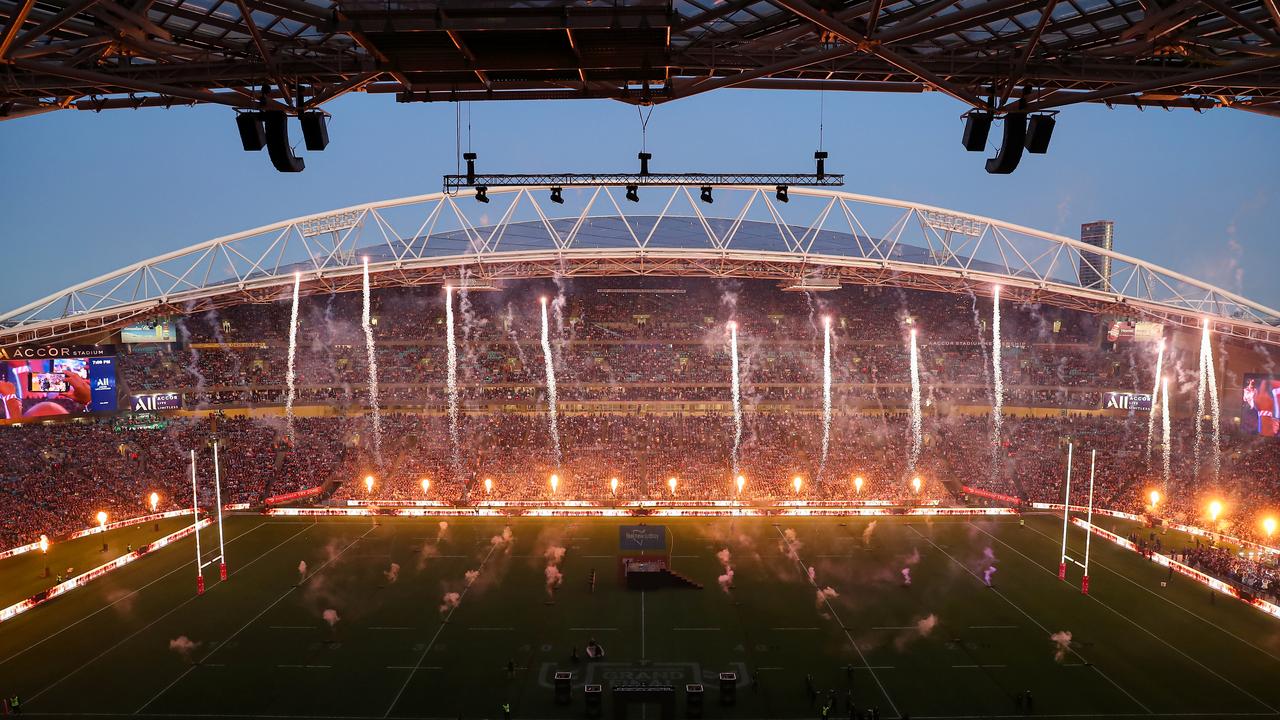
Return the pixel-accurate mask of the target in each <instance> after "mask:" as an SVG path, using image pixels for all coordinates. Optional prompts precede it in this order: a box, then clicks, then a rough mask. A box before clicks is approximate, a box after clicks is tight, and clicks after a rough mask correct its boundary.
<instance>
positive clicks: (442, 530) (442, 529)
mask: <svg viewBox="0 0 1280 720" xmlns="http://www.w3.org/2000/svg"><path fill="white" fill-rule="evenodd" d="M448 531H449V523H447V522H445V521H444V520H441V521H440V531H439V532H437V533H436V542H440V541H441V540H443V539H444V534H445V533H446V532H448Z"/></svg>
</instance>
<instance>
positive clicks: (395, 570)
mask: <svg viewBox="0 0 1280 720" xmlns="http://www.w3.org/2000/svg"><path fill="white" fill-rule="evenodd" d="M382 575H383V577H385V578H386V579H387V583H388V584H391V583H394V582H395V581H396V580H399V579H400V563H391V567H389V568H387V569H386V570H383V571H382Z"/></svg>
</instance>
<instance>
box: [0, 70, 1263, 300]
mask: <svg viewBox="0 0 1280 720" xmlns="http://www.w3.org/2000/svg"><path fill="white" fill-rule="evenodd" d="M819 100H820V97H819V94H817V93H800V92H764V91H739V90H725V91H720V92H716V93H712V94H709V95H704V96H699V97H696V98H691V99H688V100H681V101H677V102H674V103H671V104H668V105H664V106H660V107H658V108H656V109H655V110H654V112H653V115H652V120H651V121H650V124H649V138H648V146H649V150H650V151H651V152H653V153H654V156H655V159H654V166H655V167H654V170H655V171H706V172H718V171H744V170H761V171H796V172H809V171H811V169H812V165H813V160H812V155H813V151H814V150H815V149H816V146H817V125H818V108H819ZM824 103H825V113H824V115H825V125H826V130H825V146H826V149H827V150H828V151H829V152H830V153H831V159H830V161H829V169H830V170H831V171H832V172H844V173H846V174H847V176H848V177H847V184H846V187H845V189H846V190H848V191H850V192H856V193H864V194H869V195H880V196H884V197H890V198H899V199H904V200H913V201H919V202H923V203H928V204H933V205H939V206H942V207H947V208H952V209H955V210H959V211H965V212H972V213H977V214H981V215H988V216H992V217H995V218H999V219H1003V220H1008V221H1011V222H1015V223H1019V224H1023V225H1028V226H1031V227H1035V228H1039V229H1043V230H1048V231H1051V232H1059V233H1062V234H1065V235H1068V236H1070V237H1077V236H1078V232H1079V225H1080V223H1082V222H1087V221H1092V220H1099V219H1110V220H1115V221H1116V249H1117V250H1118V251H1120V252H1123V253H1126V254H1130V255H1135V256H1137V257H1139V258H1142V259H1145V260H1149V261H1152V262H1155V263H1158V264H1161V265H1164V266H1166V267H1168V268H1171V269H1173V270H1177V271H1180V272H1183V273H1186V274H1188V275H1191V276H1193V277H1196V278H1199V279H1202V280H1206V281H1208V282H1212V283H1214V284H1217V285H1220V286H1222V287H1224V288H1226V289H1228V290H1233V291H1237V292H1242V293H1243V294H1244V295H1245V296H1246V297H1248V298H1250V299H1252V300H1255V301H1257V302H1260V303H1263V304H1265V305H1268V306H1270V307H1273V308H1274V307H1280V282H1277V281H1276V279H1275V278H1276V276H1277V274H1276V272H1275V270H1274V269H1273V268H1272V266H1273V264H1274V263H1275V261H1276V257H1275V247H1276V243H1277V240H1280V237H1277V231H1276V229H1275V225H1273V224H1271V223H1272V222H1274V220H1275V215H1276V211H1277V200H1280V197H1278V196H1280V161H1278V159H1280V120H1277V119H1275V118H1268V117H1263V116H1259V115H1252V114H1248V113H1243V112H1234V111H1225V110H1219V111H1213V112H1208V113H1204V114H1197V113H1194V112H1192V111H1187V110H1180V111H1176V112H1166V111H1162V110H1147V111H1145V112H1141V111H1138V110H1135V109H1133V108H1118V109H1115V110H1109V109H1107V108H1105V107H1102V106H1096V105H1088V106H1075V107H1068V108H1066V109H1065V110H1064V112H1063V113H1062V114H1061V115H1060V116H1059V118H1058V126H1057V130H1056V132H1055V135H1054V137H1053V144H1052V147H1051V148H1050V150H1049V154H1047V155H1043V156H1040V155H1029V154H1028V155H1026V156H1024V158H1023V160H1022V164H1021V166H1020V167H1019V169H1018V170H1017V172H1016V173H1014V174H1013V175H1009V176H993V175H988V174H986V172H985V171H984V170H983V162H984V158H985V157H986V154H979V153H966V152H964V150H963V149H962V148H961V146H960V132H961V119H960V115H961V113H962V112H963V110H964V107H962V106H960V105H959V104H957V103H956V102H954V101H952V100H951V99H949V98H947V97H945V96H941V95H936V94H927V95H923V96H922V95H883V94H856V95H855V94H839V93H827V94H826V95H825V99H824ZM326 109H327V110H329V112H331V113H332V114H333V118H332V120H331V122H330V126H329V135H330V138H331V144H330V145H329V148H328V150H326V151H325V152H323V153H306V154H305V158H306V162H307V169H306V171H305V172H303V173H301V174H296V175H286V174H280V173H277V172H276V171H275V170H274V169H273V168H272V167H271V164H270V162H269V161H268V158H267V155H266V153H265V151H264V152H262V153H245V152H243V151H242V150H241V149H240V148H239V140H238V137H237V135H236V131H235V125H234V123H233V111H232V110H231V109H229V108H224V107H212V106H205V107H200V108H181V109H173V110H167V111H166V110H158V109H150V110H140V111H128V110H115V111H108V112H103V113H101V114H94V113H89V112H79V111H64V112H58V113H50V114H46V115H42V116H37V117H31V118H25V119H19V120H12V121H7V122H4V123H0V158H3V161H2V162H3V168H4V177H5V179H6V183H5V189H4V192H3V193H0V214H2V216H3V218H4V223H3V226H2V227H3V233H4V234H3V239H4V242H3V246H4V248H5V255H6V266H7V273H6V276H7V278H6V282H5V283H4V284H3V286H0V308H3V309H4V310H8V309H11V308H14V307H17V306H20V305H23V304H25V303H28V302H30V301H32V300H35V299H37V298H39V297H41V296H43V295H46V294H48V293H51V292H54V291H57V290H59V289H61V288H64V287H66V286H68V285H71V284H74V283H76V282H79V281H81V280H86V279H88V278H91V277H94V276H96V275H98V274H101V273H103V272H106V271H108V270H112V269H115V268H118V267H121V266H124V265H127V264H129V263H132V262H136V261H138V260H143V259H146V258H148V257H152V256H155V255H157V254H160V253H164V252H169V251H172V250H176V249H179V248H182V247H185V246H188V245H191V244H194V243H197V242H200V241H203V240H207V239H209V238H212V237H215V236H218V235H223V234H226V233H231V232H235V231H239V230H243V229H247V228H251V227H255V226H257V225H261V224H265V223H269V222H272V221H276V220H282V219H287V218H290V217H293V216H296V215H301V214H306V213H312V212H321V211H325V210H328V209H331V208H336V207H341V206H346V205H351V204H355V203H361V202H367V201H374V200H383V199H390V198H395V197H401V196H405V195H415V194H421V193H429V192H436V191H438V190H439V188H440V176H441V175H442V174H443V173H451V172H453V171H454V167H455V162H456V161H455V153H454V148H455V146H454V141H455V132H454V131H455V109H454V106H453V105H451V104H443V103H442V104H410V105H401V104H397V103H396V102H395V101H394V100H393V99H392V98H391V97H389V96H364V95H351V96H347V97H346V98H343V99H341V100H339V101H337V102H334V103H331V104H329V105H327V106H326ZM471 114H472V118H473V123H472V124H473V129H472V137H473V140H472V144H473V146H474V149H475V150H476V151H477V152H479V153H480V154H481V168H482V170H487V171H490V172H507V171H542V172H569V171H591V170H612V171H627V172H631V171H634V168H635V166H636V160H635V155H636V152H637V151H638V150H639V144H640V132H639V128H640V124H639V121H638V119H637V113H636V109H635V108H634V107H632V106H629V105H623V104H621V103H617V102H613V101H603V100H602V101H580V102H579V101H561V102H524V103H515V102H503V103H476V104H474V105H472V106H471ZM291 132H292V133H293V135H294V136H295V137H294V140H295V141H297V142H298V143H299V145H300V144H301V133H300V131H299V130H298V128H297V125H296V123H295V124H293V125H292V127H291ZM998 137H999V133H998V129H996V130H993V133H992V141H993V143H994V142H997V141H998ZM993 151H994V150H993ZM993 151H992V152H993ZM987 154H991V153H987Z"/></svg>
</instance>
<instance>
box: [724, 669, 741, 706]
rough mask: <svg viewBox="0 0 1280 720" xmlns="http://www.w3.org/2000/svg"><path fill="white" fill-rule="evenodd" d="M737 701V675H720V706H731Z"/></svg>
mask: <svg viewBox="0 0 1280 720" xmlns="http://www.w3.org/2000/svg"><path fill="white" fill-rule="evenodd" d="M737 701H738V673H731V672H722V673H720V704H721V705H733V704H734V703H736V702H737Z"/></svg>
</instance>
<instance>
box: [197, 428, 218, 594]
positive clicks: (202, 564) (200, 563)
mask: <svg viewBox="0 0 1280 720" xmlns="http://www.w3.org/2000/svg"><path fill="white" fill-rule="evenodd" d="M213 492H214V502H215V503H216V504H217V509H216V511H215V513H216V515H217V521H216V522H217V525H218V554H217V555H216V556H214V557H212V558H210V559H209V560H208V562H206V561H205V559H204V553H203V551H202V550H201V548H200V481H199V476H198V474H197V471H196V451H195V450H194V449H193V450H191V530H192V534H194V535H195V536H196V595H203V594H204V569H205V568H207V567H209V566H210V565H212V564H214V563H218V578H219V579H220V580H226V579H227V549H226V544H225V543H224V541H223V534H222V471H221V469H220V468H219V467H218V441H216V440H215V441H214V442H213Z"/></svg>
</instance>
